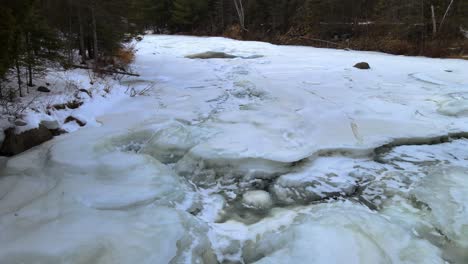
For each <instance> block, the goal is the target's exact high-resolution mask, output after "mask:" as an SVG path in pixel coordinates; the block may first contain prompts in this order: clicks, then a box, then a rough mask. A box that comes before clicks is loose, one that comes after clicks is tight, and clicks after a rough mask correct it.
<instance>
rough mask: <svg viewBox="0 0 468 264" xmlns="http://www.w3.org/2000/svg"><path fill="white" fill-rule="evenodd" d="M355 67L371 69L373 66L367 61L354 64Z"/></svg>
mask: <svg viewBox="0 0 468 264" xmlns="http://www.w3.org/2000/svg"><path fill="white" fill-rule="evenodd" d="M354 68H358V69H361V70H369V69H370V68H371V67H370V65H369V63H367V62H359V63H357V64H356V65H354Z"/></svg>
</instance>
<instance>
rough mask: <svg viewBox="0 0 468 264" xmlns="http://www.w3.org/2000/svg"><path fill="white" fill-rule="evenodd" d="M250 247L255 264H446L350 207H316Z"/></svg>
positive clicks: (426, 246)
mask: <svg viewBox="0 0 468 264" xmlns="http://www.w3.org/2000/svg"><path fill="white" fill-rule="evenodd" d="M251 246H253V247H254V249H251V250H250V252H252V253H253V255H252V256H249V260H248V262H251V261H254V263H304V262H305V261H307V263H444V260H443V259H442V257H441V252H440V250H438V249H437V248H436V247H435V246H433V245H431V244H430V243H428V242H426V241H424V240H422V239H419V238H417V237H415V236H414V235H412V234H411V233H409V232H407V230H405V229H403V228H401V227H399V226H398V225H396V224H394V223H392V222H391V220H389V219H386V218H384V217H382V216H379V215H378V214H377V213H375V212H372V211H370V210H368V209H367V208H365V207H362V206H360V205H356V204H352V203H349V202H345V203H342V202H337V203H332V204H328V205H318V206H312V207H310V211H309V210H308V211H306V212H304V213H303V214H300V215H299V216H298V217H296V220H295V221H294V224H292V225H291V226H289V227H287V228H285V229H284V230H282V231H280V232H270V233H266V234H264V235H263V236H261V237H260V238H257V239H256V241H254V243H253V244H252V245H251ZM263 256H265V257H263Z"/></svg>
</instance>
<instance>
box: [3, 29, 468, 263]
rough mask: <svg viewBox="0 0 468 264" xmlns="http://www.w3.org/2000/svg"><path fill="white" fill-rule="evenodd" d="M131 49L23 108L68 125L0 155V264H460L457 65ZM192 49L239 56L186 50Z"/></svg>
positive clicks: (205, 42) (348, 55)
mask: <svg viewBox="0 0 468 264" xmlns="http://www.w3.org/2000/svg"><path fill="white" fill-rule="evenodd" d="M136 49H137V50H138V52H137V54H136V58H135V63H134V64H133V65H132V68H133V69H134V71H135V72H138V73H139V74H140V75H141V77H139V78H133V77H132V78H126V79H123V80H122V82H120V83H119V82H118V81H117V80H111V79H106V80H95V84H94V86H91V85H90V84H89V76H88V75H87V73H86V72H85V71H82V70H80V71H71V72H68V73H51V74H50V76H48V77H47V78H48V79H50V80H51V83H54V84H56V85H58V86H62V85H63V86H65V85H66V81H67V80H71V81H73V83H74V84H75V85H77V86H78V87H82V88H84V89H88V90H89V89H92V90H93V91H94V93H93V97H92V98H90V97H88V96H81V97H82V98H83V100H84V104H83V106H81V107H80V108H78V109H65V110H60V111H52V112H51V113H50V116H49V115H45V114H44V113H32V112H31V113H27V116H26V119H27V120H29V121H30V122H29V123H30V124H31V125H32V124H36V125H37V124H39V123H41V122H51V123H50V124H49V125H50V127H51V128H52V127H54V128H55V127H56V125H57V123H55V122H54V120H55V121H57V122H58V124H59V125H60V126H61V128H62V129H65V130H67V131H69V132H73V133H69V134H65V135H61V136H59V137H56V138H54V139H53V140H52V141H49V142H47V143H45V144H43V145H41V146H38V147H36V148H34V149H31V150H29V151H27V152H25V153H22V154H20V155H18V156H15V157H12V158H8V159H5V158H2V159H0V234H1V236H0V263H34V262H36V263H132V262H134V263H207V264H211V263H256V262H257V263H444V264H445V263H446V262H445V261H447V262H449V263H456V264H458V263H466V262H467V260H468V258H467V256H466V252H467V251H468V249H467V244H468V242H467V237H468V234H467V221H466V219H468V215H467V213H466V208H467V206H468V205H467V201H468V197H466V193H468V191H467V188H468V187H467V185H466V183H467V181H466V179H467V178H466V175H468V173H467V169H468V166H467V163H466V162H467V160H468V155H467V153H466V149H467V147H468V143H467V142H468V140H466V139H465V138H466V132H468V122H467V120H466V118H465V117H466V112H467V111H466V108H467V107H466V102H467V101H468V99H467V98H466V97H467V96H466V91H465V90H466V87H467V86H466V85H467V84H468V80H467V79H466V76H468V67H467V65H468V64H467V62H466V61H463V60H453V59H444V60H442V59H440V60H435V59H429V58H422V57H418V58H415V57H403V56H391V55H387V54H382V53H375V52H356V51H344V50H331V49H315V48H310V47H295V46H276V45H272V44H267V43H260V42H242V41H235V40H230V39H225V38H198V37H185V36H156V35H148V36H146V37H145V38H144V39H143V40H142V41H141V42H139V43H137V47H136ZM206 51H214V52H220V53H225V54H232V55H234V56H237V57H238V58H233V59H230V60H225V59H213V60H191V59H188V58H185V56H186V55H187V54H197V53H202V52H206ZM258 55H263V57H260V56H258ZM247 58H248V59H247ZM359 61H365V62H368V63H369V64H370V65H371V67H372V70H371V71H359V70H357V69H354V68H353V65H354V64H356V63H357V62H359ZM447 69H450V72H447V71H446V70H447ZM105 87H110V88H112V89H111V91H109V92H108V93H104V92H103V90H102V89H103V88H105ZM128 87H132V88H134V89H135V90H136V91H141V90H142V89H145V87H150V89H149V90H148V91H147V92H146V93H145V94H143V95H138V96H135V97H131V96H129V95H128V93H127V94H126V93H125V91H127V90H128ZM68 99H70V98H62V97H60V96H59V95H57V97H53V100H52V99H51V100H52V102H51V103H52V104H54V103H63V102H66V101H67V100H68ZM68 116H77V117H80V119H83V120H84V121H86V122H87V125H86V126H85V127H79V126H78V125H77V124H73V123H68V124H66V125H64V124H63V121H64V120H65V119H66V118H67V117H68ZM2 135H3V134H2ZM2 135H0V141H1V139H2V138H1V137H2Z"/></svg>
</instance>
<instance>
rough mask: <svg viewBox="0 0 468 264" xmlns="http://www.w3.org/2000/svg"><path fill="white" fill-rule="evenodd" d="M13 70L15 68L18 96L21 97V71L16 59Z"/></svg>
mask: <svg viewBox="0 0 468 264" xmlns="http://www.w3.org/2000/svg"><path fill="white" fill-rule="evenodd" d="M15 68H16V78H17V79H18V91H19V96H20V97H23V90H22V89H21V70H20V65H19V61H18V58H16V59H15Z"/></svg>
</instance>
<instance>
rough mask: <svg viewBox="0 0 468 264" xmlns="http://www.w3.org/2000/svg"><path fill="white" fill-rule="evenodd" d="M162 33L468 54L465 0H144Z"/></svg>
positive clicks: (146, 11)
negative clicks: (165, 31)
mask: <svg viewBox="0 0 468 264" xmlns="http://www.w3.org/2000/svg"><path fill="white" fill-rule="evenodd" d="M141 4H142V6H143V7H144V8H143V9H142V10H144V13H142V14H140V15H141V19H142V21H145V22H146V23H147V25H148V26H152V27H153V28H154V29H155V30H156V31H157V32H164V30H169V32H172V33H190V34H200V35H226V36H229V37H235V38H242V39H254V40H266V41H271V42H275V43H280V44H306V45H316V46H329V47H350V48H355V49H365V50H381V51H386V52H391V53H397V54H408V55H428V56H434V57H439V56H448V55H457V54H462V53H463V52H468V46H467V44H466V36H467V35H468V1H466V0H143V1H141Z"/></svg>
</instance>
